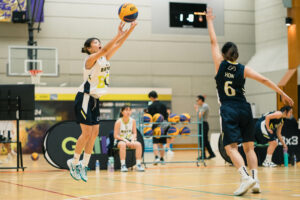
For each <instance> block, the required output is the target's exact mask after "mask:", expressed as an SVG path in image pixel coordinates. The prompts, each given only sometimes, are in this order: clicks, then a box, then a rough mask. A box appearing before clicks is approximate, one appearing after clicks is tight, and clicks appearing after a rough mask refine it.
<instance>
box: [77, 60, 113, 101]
mask: <svg viewBox="0 0 300 200" xmlns="http://www.w3.org/2000/svg"><path fill="white" fill-rule="evenodd" d="M87 59H88V57H87V58H86V59H85V61H84V65H83V66H84V69H83V70H84V71H83V80H84V81H83V83H82V84H81V86H80V87H79V90H78V91H79V92H84V89H85V88H84V86H85V84H86V82H88V88H87V89H88V90H89V92H90V95H91V96H93V97H94V98H100V96H101V95H103V94H105V93H106V92H107V87H108V86H109V70H110V63H109V62H108V61H107V60H106V57H105V56H102V57H101V58H99V59H98V60H97V61H96V62H95V64H94V66H93V67H92V68H91V69H86V68H85V63H86V61H87Z"/></svg>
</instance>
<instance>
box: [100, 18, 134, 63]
mask: <svg viewBox="0 0 300 200" xmlns="http://www.w3.org/2000/svg"><path fill="white" fill-rule="evenodd" d="M136 25H137V22H136V21H134V22H131V24H130V28H129V29H127V30H126V31H123V32H124V33H123V34H122V37H120V38H119V39H118V41H117V42H116V43H115V44H114V46H113V47H112V48H111V49H110V50H109V51H108V52H107V54H106V59H107V60H109V59H110V58H111V57H112V56H113V55H114V54H115V53H116V51H117V50H118V49H119V48H120V47H121V46H122V45H123V43H124V42H125V40H126V39H127V38H128V37H129V35H130V34H131V32H132V31H133V30H134V28H135V27H136ZM120 31H122V30H120Z"/></svg>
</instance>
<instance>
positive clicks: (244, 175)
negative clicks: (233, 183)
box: [238, 166, 249, 178]
mask: <svg viewBox="0 0 300 200" xmlns="http://www.w3.org/2000/svg"><path fill="white" fill-rule="evenodd" d="M238 172H239V173H240V175H241V176H242V178H247V177H248V176H249V174H248V172H247V169H246V167H245V166H242V167H240V168H239V169H238Z"/></svg>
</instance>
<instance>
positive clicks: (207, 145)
mask: <svg viewBox="0 0 300 200" xmlns="http://www.w3.org/2000/svg"><path fill="white" fill-rule="evenodd" d="M199 129H200V132H201V131H202V129H201V124H199ZM208 131H209V125H208V123H207V122H203V132H204V133H203V134H202V135H203V143H204V150H205V148H206V149H207V151H208V153H209V156H215V154H214V152H213V150H212V148H211V146H210V143H209V141H208ZM198 138H199V144H200V146H201V145H202V141H201V136H200V137H198ZM204 158H206V156H205V151H204Z"/></svg>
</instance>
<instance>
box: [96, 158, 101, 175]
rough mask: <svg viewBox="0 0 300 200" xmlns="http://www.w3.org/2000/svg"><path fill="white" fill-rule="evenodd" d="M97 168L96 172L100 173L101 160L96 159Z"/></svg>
mask: <svg viewBox="0 0 300 200" xmlns="http://www.w3.org/2000/svg"><path fill="white" fill-rule="evenodd" d="M95 170H96V173H99V171H100V162H99V160H96V164H95Z"/></svg>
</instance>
